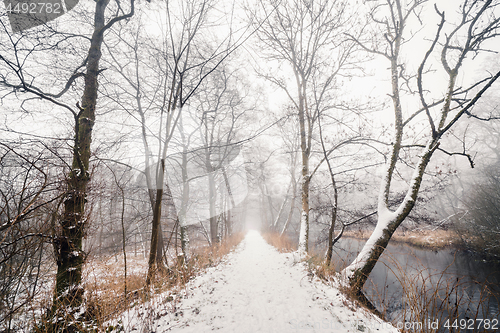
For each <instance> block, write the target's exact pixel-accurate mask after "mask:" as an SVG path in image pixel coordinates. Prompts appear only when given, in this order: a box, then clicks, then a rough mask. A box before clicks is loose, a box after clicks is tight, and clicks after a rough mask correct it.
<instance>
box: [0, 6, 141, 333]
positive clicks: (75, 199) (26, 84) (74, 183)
mask: <svg viewBox="0 0 500 333" xmlns="http://www.w3.org/2000/svg"><path fill="white" fill-rule="evenodd" d="M109 4H110V0H99V1H96V3H95V7H94V11H93V23H92V31H91V32H90V34H89V35H77V36H75V34H73V33H62V32H58V31H54V28H53V27H52V26H50V25H46V26H43V27H42V28H40V29H39V28H36V30H33V31H31V32H28V33H24V32H21V33H18V34H13V33H11V32H10V31H9V30H8V28H7V27H6V25H5V23H4V22H3V21H2V26H3V28H4V29H3V30H4V32H5V33H6V34H7V36H8V37H7V39H6V40H5V41H6V42H7V43H8V48H7V47H3V48H2V50H1V53H0V61H1V62H2V66H3V67H4V69H5V72H4V73H6V74H2V75H0V84H1V85H2V86H3V87H6V88H9V89H13V90H14V91H19V92H23V93H26V94H27V95H29V96H30V97H36V98H41V99H42V100H45V101H48V102H50V103H52V104H53V105H54V106H57V107H61V108H63V109H65V110H67V111H69V112H70V113H71V114H72V115H73V117H74V121H75V124H74V131H75V136H74V145H73V156H72V159H73V161H72V163H71V169H72V170H71V171H70V172H69V174H68V176H67V180H66V186H67V188H66V190H65V195H64V212H63V214H62V215H61V217H60V219H59V221H58V228H57V230H58V233H57V235H56V237H55V238H54V240H53V244H54V249H55V252H56V260H57V275H56V287H55V293H54V305H53V307H52V310H51V314H49V317H51V318H55V320H53V321H52V320H49V322H50V323H51V325H53V330H54V331H59V330H69V331H74V330H75V329H76V328H75V326H74V325H75V324H74V323H73V324H72V322H74V321H75V320H76V319H78V318H79V317H80V316H81V314H82V313H84V312H85V311H82V309H81V307H82V305H83V292H84V290H83V287H82V284H81V280H82V266H83V263H84V262H85V253H84V252H83V249H82V241H83V238H84V236H85V229H86V227H87V225H88V222H87V219H86V215H85V213H86V212H85V202H86V199H85V196H86V192H87V186H88V183H89V181H90V178H91V177H90V172H89V167H90V165H89V161H90V155H91V149H90V144H91V141H92V129H93V126H94V122H95V114H96V108H97V90H98V77H99V73H100V72H101V69H100V67H99V64H100V60H101V56H102V53H101V46H102V43H103V40H104V35H105V32H106V31H107V30H109V29H110V28H111V27H112V26H113V25H114V24H115V23H116V22H119V21H121V20H125V19H128V18H130V17H132V16H133V14H134V0H131V1H130V3H129V8H128V10H129V12H128V13H125V12H124V9H127V8H126V7H124V6H123V4H120V3H119V2H116V6H115V7H114V8H113V12H114V14H108V13H107V12H108V11H111V8H110V9H109V10H107V9H108V6H109ZM110 7H111V6H110ZM109 16H111V18H109ZM54 36H55V37H54ZM72 38H75V39H76V38H81V39H83V40H85V41H86V42H87V43H88V44H87V47H88V50H87V51H86V52H85V54H86V56H85V57H84V60H83V61H82V62H81V63H80V64H77V65H76V66H74V70H73V72H72V73H71V72H70V73H71V74H70V76H69V78H67V80H66V83H65V84H64V85H63V87H62V89H61V90H60V91H59V92H58V93H50V90H51V89H50V88H51V87H46V86H44V85H41V86H37V85H36V82H37V81H36V80H35V79H33V78H34V77H36V70H33V69H32V64H33V62H34V63H35V64H36V60H35V59H33V58H35V55H38V54H40V53H42V54H44V55H45V56H46V57H47V58H50V54H51V52H54V51H55V50H57V45H58V44H57V43H56V44H52V45H51V43H53V42H60V43H64V42H66V41H67V40H69V39H72ZM25 39H27V41H25ZM45 43H47V44H45ZM4 45H5V44H4ZM80 77H83V79H84V82H83V87H82V91H81V94H82V97H81V104H80V102H77V103H75V104H76V107H75V106H73V105H74V104H73V103H68V102H66V101H65V100H64V98H65V94H66V93H67V92H68V90H70V88H71V87H72V86H73V84H74V83H75V81H76V80H77V79H78V78H80ZM68 318H69V320H66V319H68Z"/></svg>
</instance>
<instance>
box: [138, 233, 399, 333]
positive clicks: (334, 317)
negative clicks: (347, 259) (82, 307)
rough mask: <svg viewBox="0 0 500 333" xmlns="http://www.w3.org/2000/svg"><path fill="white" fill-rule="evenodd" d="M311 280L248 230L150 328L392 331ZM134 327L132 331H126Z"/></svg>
mask: <svg viewBox="0 0 500 333" xmlns="http://www.w3.org/2000/svg"><path fill="white" fill-rule="evenodd" d="M349 304H350V303H348V302H347V301H346V300H345V297H344V296H343V295H341V293H340V292H339V291H338V290H337V289H336V288H334V287H331V286H327V285H325V284H323V283H322V282H320V281H318V280H315V279H311V277H310V276H308V273H307V271H306V270H305V269H304V266H303V264H298V263H297V262H296V261H295V260H294V258H293V255H292V254H281V253H279V252H278V251H277V250H276V249H275V248H274V247H272V246H270V245H269V244H267V242H266V241H265V240H264V239H263V238H262V237H261V235H260V234H259V233H258V232H256V231H250V232H249V233H248V234H247V235H246V237H245V239H244V240H243V241H242V243H241V244H240V245H239V246H238V247H237V249H236V250H235V251H234V252H232V253H231V254H229V255H228V257H227V261H226V262H225V263H223V264H221V265H219V266H217V267H214V268H211V269H210V270H208V271H207V272H206V273H205V274H203V275H201V276H199V277H197V278H196V279H194V280H193V281H191V282H190V283H189V284H188V285H187V286H186V288H185V289H184V290H183V292H182V297H181V298H180V299H179V300H178V302H177V303H176V304H175V306H172V307H171V308H170V310H167V311H166V313H165V312H164V313H163V314H161V315H159V316H158V317H159V318H155V319H154V320H153V322H151V324H150V325H149V329H148V331H149V330H150V331H151V332H156V333H158V332H193V333H194V332H196V333H200V332H210V331H218V332H263V333H265V332H272V333H275V332H377V331H378V332H397V330H396V329H395V328H393V327H392V326H390V325H389V324H387V323H384V322H382V321H381V320H380V319H378V318H376V317H375V316H373V315H371V314H369V313H368V312H366V311H365V310H362V309H357V310H355V311H353V310H354V309H352V307H351V306H350V305H349ZM131 331H134V330H131Z"/></svg>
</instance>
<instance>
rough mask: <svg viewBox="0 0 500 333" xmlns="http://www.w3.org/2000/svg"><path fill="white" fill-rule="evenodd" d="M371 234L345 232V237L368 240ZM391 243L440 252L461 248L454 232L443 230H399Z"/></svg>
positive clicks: (362, 231) (365, 232)
mask: <svg viewBox="0 0 500 333" xmlns="http://www.w3.org/2000/svg"><path fill="white" fill-rule="evenodd" d="M371 233H372V231H371V230H348V231H345V232H344V237H353V238H358V239H368V238H369V237H370V235H371ZM391 242H399V243H405V244H409V245H412V246H416V247H420V248H424V249H430V250H440V249H444V248H449V247H455V248H458V247H459V246H460V244H459V243H458V241H457V238H456V235H454V234H453V232H451V231H447V230H442V229H438V230H410V231H408V230H406V231H402V230H400V229H398V230H396V232H395V233H394V235H393V236H392V238H391Z"/></svg>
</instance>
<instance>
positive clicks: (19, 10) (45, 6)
mask: <svg viewBox="0 0 500 333" xmlns="http://www.w3.org/2000/svg"><path fill="white" fill-rule="evenodd" d="M5 10H6V12H7V13H8V14H13V13H15V14H34V15H36V14H62V13H64V10H63V8H62V6H61V3H57V2H56V3H50V2H29V3H28V2H18V3H16V4H15V5H13V4H12V3H9V4H8V5H7V7H6V8H5Z"/></svg>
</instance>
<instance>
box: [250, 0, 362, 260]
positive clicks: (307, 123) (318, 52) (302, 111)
mask: <svg viewBox="0 0 500 333" xmlns="http://www.w3.org/2000/svg"><path fill="white" fill-rule="evenodd" d="M259 5H260V8H261V13H252V14H251V15H252V20H255V21H256V22H258V24H259V29H258V32H257V35H258V38H259V41H260V42H261V43H262V46H263V48H265V49H266V51H264V52H263V56H264V57H266V58H267V59H269V60H271V61H278V62H279V63H282V64H285V65H286V66H288V67H289V68H290V69H291V71H292V73H293V79H294V80H295V82H294V83H295V84H294V86H291V85H289V84H288V83H287V79H288V78H280V77H277V76H275V75H266V74H262V73H261V74H260V75H263V76H264V77H265V78H266V79H268V80H270V81H271V82H273V83H274V84H275V85H276V86H278V87H279V88H281V89H282V90H283V91H284V92H285V93H286V94H287V96H288V97H289V99H290V102H292V103H293V105H294V107H295V112H296V116H297V117H298V119H299V133H300V150H301V178H300V188H301V206H302V208H301V224H300V235H299V252H301V253H306V252H307V251H308V242H309V187H310V182H311V170H310V158H311V154H312V146H313V134H314V133H315V127H316V126H317V118H318V116H319V112H321V110H322V109H323V106H320V105H321V104H322V103H323V102H324V100H325V99H327V98H328V97H329V96H330V95H329V92H331V91H332V89H335V88H336V84H337V80H338V78H339V77H340V76H341V75H343V74H345V73H347V72H348V71H351V70H352V69H354V68H355V67H356V59H355V57H353V53H354V51H355V43H353V42H352V41H349V40H347V39H343V38H339V36H344V33H346V32H348V31H352V32H353V31H354V28H353V27H354V21H355V20H353V19H352V16H350V15H349V13H348V9H347V8H348V7H347V2H344V1H324V0H317V1H309V2H304V1H298V0H297V1H281V2H275V1H269V2H268V1H261V2H260V3H259ZM326 59H328V61H326Z"/></svg>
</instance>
